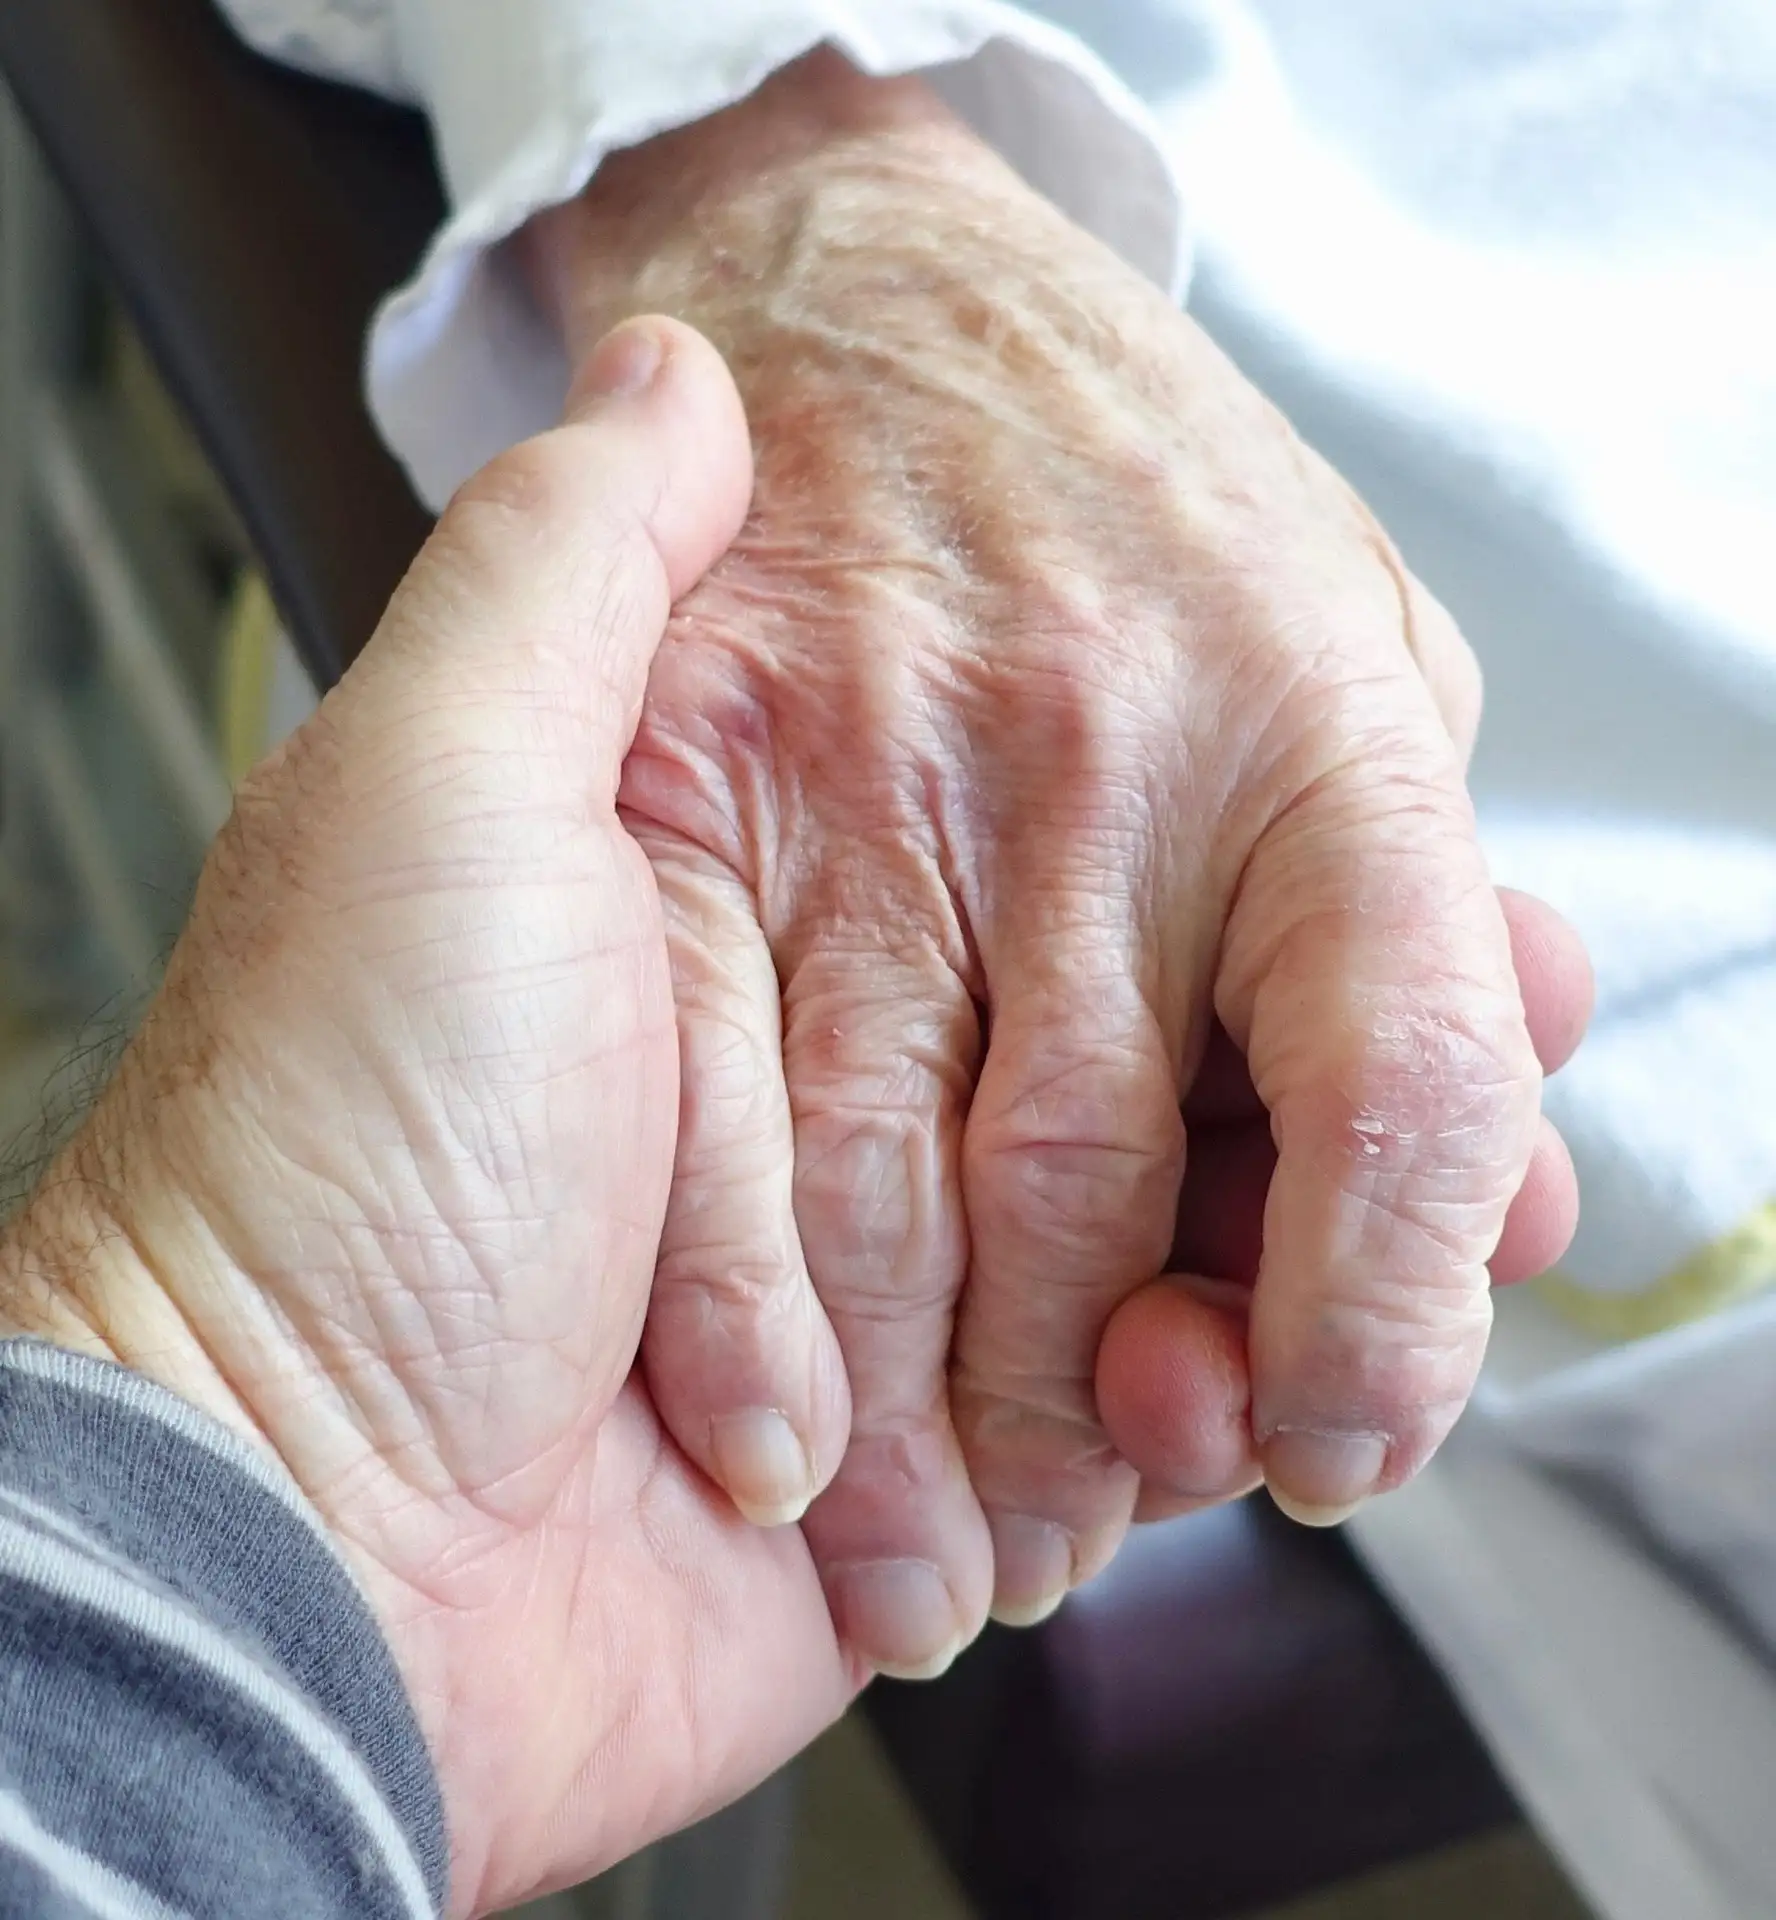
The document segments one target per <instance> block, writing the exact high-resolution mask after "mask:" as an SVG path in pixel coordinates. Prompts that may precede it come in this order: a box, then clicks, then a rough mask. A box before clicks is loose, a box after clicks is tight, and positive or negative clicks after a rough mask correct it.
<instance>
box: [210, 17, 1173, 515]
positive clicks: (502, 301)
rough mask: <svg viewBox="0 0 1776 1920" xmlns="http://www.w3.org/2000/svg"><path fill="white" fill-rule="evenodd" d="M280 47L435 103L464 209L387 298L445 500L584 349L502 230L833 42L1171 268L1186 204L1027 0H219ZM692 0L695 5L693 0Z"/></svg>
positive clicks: (394, 428) (388, 326) (1100, 231)
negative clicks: (569, 349) (629, 152)
mask: <svg viewBox="0 0 1776 1920" xmlns="http://www.w3.org/2000/svg"><path fill="white" fill-rule="evenodd" d="M220 4H221V5H222V7H223V10H224V11H225V12H226V13H227V14H228V15H229V16H230V17H231V19H232V20H233V21H234V23H235V25H236V26H237V27H238V28H239V30H240V31H241V32H242V33H243V34H244V35H245V36H246V38H247V39H248V40H250V41H251V42H252V43H253V44H254V45H255V46H257V47H259V48H260V49H261V50H262V51H264V52H266V53H269V54H271V55H273V56H274V57H276V58H279V59H282V60H286V61H289V62H290V63H292V64H294V65H298V66H302V67H306V68H308V69H309V70H311V71H314V72H319V73H324V74H328V75H331V76H333V77H335V78H339V79H346V80H351V81H355V82H357V83H358V84H360V85H363V86H368V87H373V88H375V89H376V90H378V91H379V92H382V93H386V94H388V95H390V96H392V97H394V98H396V99H401V100H406V101H410V102H413V103H415V104H418V105H421V106H423V107H424V108H425V109H426V111H427V112H428V113H429V115H430V116H431V120H432V125H433V129H434V133H435V136H436V140H437V146H438V157H439V163H440V165H441V167H442V169H443V173H444V179H445V184H446V187H447V190H448V193H449V198H450V205H451V209H452V211H451V214H450V217H449V219H448V220H447V222H446V224H445V226H444V228H443V230H442V231H441V232H440V233H439V235H438V236H437V238H436V240H435V241H434V243H433V245H432V247H431V249H430V251H429V252H428V254H427V256H426V258H425V260H424V262H423V263H422V265H421V267H420V269H419V271H418V273H417V274H416V275H415V277H414V279H413V280H412V281H411V282H410V283H409V284H408V285H407V286H405V287H403V288H402V289H401V290H400V291H399V292H398V293H396V294H395V295H394V296H393V297H392V298H391V299H390V300H388V301H387V302H386V303H385V305H384V306H383V308H382V310H381V312H380V313H379V314H378V315H377V317H376V321H375V324H374V326H373V328H372V330H371V335H370V341H369V346H368V349H367V354H366V384H367V387H368V392H369V400H370V409H371V412H372V413H373V415H374V416H375V419H376V423H377V425H378V427H379V428H380V429H381V431H382V434H383V437H384V438H385V439H386V440H387V441H388V443H389V445H390V446H391V447H392V448H393V449H394V451H395V452H396V454H397V455H399V457H400V458H401V459H402V460H403V461H404V462H405V464H406V466H407V469H408V472H409V473H410V474H411V476H412V478H413V482H414V485H415V487H416V488H417V489H418V491H419V493H420V495H421V496H422V497H423V498H424V499H425V500H426V501H427V502H428V503H429V504H431V505H432V506H441V505H442V504H443V502H444V501H445V500H446V499H447V498H448V497H449V495H450V493H451V492H452V490H453V489H454V488H455V487H456V486H457V485H458V484H459V483H460V482H461V481H462V480H463V479H464V478H466V477H467V475H469V474H470V473H472V472H474V471H475V469H476V468H477V467H479V466H481V465H482V464H483V463H484V462H485V461H487V460H489V459H491V458H492V457H493V456H494V455H495V454H496V453H499V452H500V451H502V450H503V449H504V448H506V447H508V446H510V445H512V444H513V442H515V441H517V440H521V439H523V438H525V437H526V436H527V435H529V434H532V433H536V432H539V431H541V430H542V429H543V428H545V427H547V426H549V425H550V424H552V423H553V422H554V421H555V420H556V419H557V418H558V417H559V414H560V411H561V406H562V402H563V399H564V397H565V394H566V390H567V378H568V370H567V366H566V361H565V356H564V353H563V349H562V346H561V342H560V340H559V338H558V337H557V336H556V333H555V331H554V329H553V328H552V327H551V326H550V325H549V324H548V323H547V322H546V321H545V320H544V318H543V316H542V315H541V313H539V311H538V310H537V308H536V306H535V303H534V302H533V301H532V300H531V298H530V296H529V293H528V290H527V288H526V287H525V285H524V283H523V281H522V278H521V276H520V275H519V274H518V272H517V271H516V268H515V266H514V264H513V262H512V261H511V259H510V257H509V253H508V252H507V251H504V250H502V248H501V244H500V243H501V242H502V241H504V240H506V239H507V238H508V237H509V236H510V235H511V234H513V233H515V232H516V231H517V230H518V229H519V228H520V227H522V226H523V225H524V224H525V222H526V221H527V220H529V219H530V218H531V217H532V215H534V214H535V213H537V212H539V211H540V210H541V209H543V208H545V207H549V206H554V205H558V204H559V203H561V202H562V201H565V200H569V199H571V198H573V196H574V195H575V194H577V193H578V192H579V191H580V190H581V188H582V187H584V185H585V184H586V182H587V181H588V180H589V179H590V178H591V176H592V174H593V172H594V171H595V170H596V168H597V167H598V165H599V163H600V162H601V161H602V160H603V159H604V157H605V155H607V154H609V153H611V152H614V151H616V150H617V149H619V148H622V147H628V146H633V145H635V144H636V143H637V142H639V141H642V140H646V139H649V138H651V137H652V136H653V135H654V134H657V133H662V132H665V131H666V130H667V129H669V128H672V127H676V126H683V125H685V124H687V123H688V122H690V121H693V120H698V119H701V118H703V117H704V116H705V115H707V114H710V113H714V112H716V111H718V110H719V109H721V108H722V107H725V106H730V105H732V104H733V103H734V102H735V101H736V100H739V99H741V98H743V97H744V96H745V95H746V94H748V93H750V92H751V91H752V90H753V89H754V88H755V87H757V86H758V85H759V84H760V83H761V82H762V81H763V80H764V79H766V78H767V77H768V76H769V75H770V74H771V73H773V72H774V71H776V70H777V69H778V68H779V67H782V66H785V65H787V64H788V63H789V62H790V61H792V60H795V59H797V58H799V57H800V56H801V55H802V54H804V53H806V52H807V51H809V49H810V48H812V47H815V46H818V45H820V44H821V43H822V42H829V43H831V44H833V45H835V46H837V47H839V48H841V49H842V50H843V51H844V53H845V54H846V55H847V56H848V57H849V58H850V59H851V61H852V62H853V63H854V64H855V65H857V66H858V67H860V68H862V69H863V70H865V71H866V72H870V73H877V74H896V73H910V72H915V71H918V72H926V74H927V77H928V78H929V79H931V80H932V81H933V83H934V84H935V85H937V87H938V88H939V89H940V91H941V92H942V93H943V94H944V96H945V97H946V99H947V100H948V101H949V102H950V104H951V105H952V106H953V107H954V108H955V109H956V110H957V111H958V112H959V113H961V114H962V115H963V116H964V117H965V118H966V119H967V120H968V121H969V122H970V123H971V124H972V125H973V126H974V127H975V129H976V130H977V131H978V132H979V133H980V134H981V135H982V136H983V137H984V138H985V139H987V140H989V141H990V142H992V144H993V145H994V146H996V147H997V148H998V149H999V151H1000V152H1001V153H1002V154H1003V155H1004V157H1005V158H1006V159H1007V160H1008V161H1009V162H1010V163H1011V164H1012V165H1013V166H1014V167H1016V168H1017V169H1018V171H1019V172H1020V173H1021V174H1023V176H1024V177H1025V179H1027V180H1028V181H1029V182H1030V184H1031V185H1032V186H1034V187H1035V188H1037V189H1038V190H1039V191H1041V192H1042V193H1044V194H1046V195H1047V196H1048V197H1049V198H1050V199H1051V200H1053V201H1054V202H1055V203H1056V205H1058V206H1059V207H1060V208H1061V209H1062V210H1063V211H1064V212H1065V213H1067V214H1069V215H1070V216H1071V217H1072V218H1074V219H1075V220H1077V221H1079V222H1080V223H1081V224H1082V225H1084V226H1086V227H1087V228H1089V229H1090V230H1091V231H1092V232H1094V233H1096V234H1097V235H1098V236H1099V238H1101V239H1103V240H1105V241H1106V242H1108V243H1109V244H1110V245H1111V246H1112V247H1114V248H1116V250H1117V251H1118V252H1120V253H1121V254H1122V255H1123V256H1124V257H1125V258H1126V259H1128V260H1129V261H1130V262H1131V263H1132V264H1133V265H1135V266H1136V267H1138V268H1139V269H1140V270H1141V271H1142V272H1144V273H1146V274H1148V275H1149V276H1151V277H1152V278H1153V279H1154V280H1156V281H1158V282H1159V283H1160V284H1161V285H1163V286H1166V287H1168V288H1170V289H1173V290H1175V289H1177V288H1178V287H1179V286H1180V285H1181V284H1182V280H1183V275H1184V265H1185V262H1184V254H1185V247H1184V240H1183V219H1182V211H1181V202H1180V198H1179V195H1178V192H1177V190H1176V186H1175V182H1174V179H1173V176H1172V172H1171V168H1170V165H1169V163H1168V161H1167V160H1166V158H1165V154H1164V151H1163V149H1162V147H1161V145H1160V143H1159V141H1158V139H1157V137H1156V136H1155V133H1154V131H1153V129H1152V127H1151V124H1150V122H1149V121H1148V119H1147V116H1146V112H1145V109H1144V108H1143V107H1142V106H1141V105H1140V104H1139V102H1138V101H1137V100H1136V99H1135V97H1134V96H1133V94H1132V93H1130V92H1129V90H1128V89H1127V88H1126V87H1125V86H1124V85H1123V84H1122V83H1121V82H1120V81H1119V80H1117V79H1116V78H1115V76H1114V75H1113V74H1112V73H1111V72H1110V70H1109V69H1108V68H1107V67H1106V66H1105V65H1104V64H1103V62H1102V61H1101V60H1099V59H1098V58H1097V57H1096V56H1095V55H1094V54H1092V53H1091V52H1089V51H1088V50H1087V49H1086V48H1085V47H1084V46H1083V45H1082V44H1081V43H1080V42H1079V41H1078V40H1077V39H1075V38H1074V37H1073V36H1072V35H1071V34H1069V33H1067V32H1065V31H1064V30H1063V29H1062V28H1061V27H1059V26H1057V25H1056V24H1054V23H1053V22H1052V21H1051V20H1047V19H1044V18H1042V17H1041V15H1040V13H1039V12H1036V11H1032V10H1030V9H1028V8H1025V7H1020V6H1014V5H1011V4H1009V3H1008V0H699V4H698V5H697V7H696V9H695V12H694V15H693V18H694V20H695V24H694V25H692V24H690V23H689V22H688V21H687V20H686V18H685V15H686V14H687V13H690V12H691V9H690V8H689V7H688V6H687V5H680V6H677V7H675V6H674V5H673V4H672V3H671V0H652V4H642V5H634V4H623V3H622V0H220ZM675 15H676V16H677V17H676V18H675V17H674V16H675Z"/></svg>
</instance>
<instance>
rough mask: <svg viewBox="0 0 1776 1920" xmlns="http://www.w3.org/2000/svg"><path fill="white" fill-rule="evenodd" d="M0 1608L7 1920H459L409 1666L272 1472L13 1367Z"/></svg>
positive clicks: (56, 1360)
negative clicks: (147, 1915)
mask: <svg viewBox="0 0 1776 1920" xmlns="http://www.w3.org/2000/svg"><path fill="white" fill-rule="evenodd" d="M0 1594H3V1596H4V1600H3V1604H0V1686H3V1687H4V1689H5V1692H6V1696H7V1700H8V1703H9V1704H8V1708H7V1712H6V1715H5V1716H4V1719H3V1721H0V1773H3V1774H4V1776H5V1779H6V1781H7V1786H6V1788H5V1790H4V1791H0V1912H4V1913H5V1914H8V1915H20V1916H23V1915H27V1914H29V1915H38V1914H44V1913H49V1912H56V1913H67V1914H69V1915H75V1914H85V1913H92V1914H94V1915H98V1914H110V1913H115V1912H119V1911H123V1910H125V1909H126V1908H127V1910H128V1911H131V1912H148V1911H155V1912H159V1911H162V1910H169V1911H173V1912H178V1913H182V1914H189V1915H191V1916H194V1920H201V1917H203V1916H212V1915H213V1916H215V1917H216V1920H233V1916H236V1915H240V1914H246V1913H272V1912H276V1913H279V1914H284V1915H291V1916H302V1917H303V1920H335V1916H337V1917H338V1920H346V1916H348V1915H349V1916H353V1920H358V1917H360V1916H362V1917H366V1920H368V1917H372V1916H382V1915H388V1916H401V1917H402V1920H412V1917H413V1916H420V1915H428V1914H432V1913H435V1912H440V1911H442V1910H443V1903H444V1880H445V1857H446V1856H445V1839H444V1825H443V1815H442V1810H441V1806H440V1802H439V1798H438V1791H437V1786H436V1783H435V1780H434V1777H433V1773H432V1768H431V1763H430V1761H429V1760H428V1758H427V1755H426V1750H425V1746H424V1743H423V1741H422V1739H421V1737H420V1734H419V1730H418V1727H417V1725H416V1723H415V1721H414V1718H413V1714H412V1711H411V1709H410V1707H409V1705H408V1702H407V1699H406V1696H405V1694H404V1692H403V1691H402V1686H401V1681H400V1678H399V1676H398V1674H397V1672H396V1669H395V1666H394V1662H393V1660H392V1659H391V1657H390V1655H389V1652H388V1650H387V1648H386V1646H385V1645H384V1643H383V1640H382V1636H381V1634H380V1632H379V1630H378V1627H377V1624H376V1622H375V1620H374V1619H373V1617H372V1615H371V1613H370V1610H369V1608H368V1607H367V1606H366V1604H365V1602H364V1600H363V1599H362V1597H361V1596H360V1595H359V1593H358V1591H357V1588H356V1586H355V1584H354V1583H353V1581H352V1579H351V1576H350V1575H349V1574H348V1573H347V1571H346V1570H345V1568H344V1566H343V1564H342V1563H341V1562H340V1560H339V1559H338V1557H337V1556H336V1554H335V1553H334V1551H333V1549H332V1547H331V1545H330V1544H329V1542H328V1540H327V1538H326V1536H325V1534H324V1532H323V1531H322V1528H321V1525H320V1522H319V1520H318V1519H317V1517H316V1516H315V1514H314V1513H313V1512H312V1510H311V1509H310V1508H309V1507H308V1505H307V1503H306V1502H305V1501H304V1500H303V1499H302V1497H301V1495H300V1494H299V1493H298V1492H297V1490H296V1489H295V1487H294V1486H293V1485H292V1484H291V1483H290V1482H289V1481H288V1480H287V1479H286V1478H285V1477H284V1476H282V1475H281V1474H280V1473H279V1472H278V1470H277V1469H276V1468H275V1466H274V1465H273V1464H272V1463H271V1462H270V1461H269V1459H267V1458H266V1457H264V1456H263V1455H261V1454H259V1453H258V1452H256V1451H255V1450H254V1449H252V1448H251V1447H249V1446H248V1445H246V1444H245V1443H243V1442H242V1441H241V1440H240V1439H238V1438H237V1437H236V1436H235V1435H233V1434H231V1433H229V1432H228V1431H226V1430H225V1429H223V1428H222V1427H220V1426H218V1425H217V1424H216V1423H214V1422H212V1421H210V1420H209V1419H207V1418H206V1417H204V1416H203V1415H201V1414H199V1413H197V1412H196V1411H195V1409H193V1408H192V1407H190V1406H189V1405H188V1404H186V1403H185V1402H183V1401H181V1400H180V1399H178V1398H177V1397H175V1396H174V1395H173V1394H171V1393H169V1392H167V1391H166V1390H164V1389H163V1388H160V1387H157V1386H155V1385H153V1384H151V1383H150V1382H149V1381H147V1380H146V1379H144V1378H143V1377H141V1376H140V1375H137V1374H131V1373H128V1372H125V1371H123V1370H122V1369H120V1368H117V1367H114V1366H111V1365H108V1364H106V1363H104V1362H101V1361H97V1360H93V1359H89V1358H86V1357H83V1356H77V1355H74V1354H70V1353H68V1352H65V1351H62V1350H59V1349H57V1348H54V1347H51V1346H47V1345H43V1344H40V1343H37V1342H34V1341H22V1340H9V1341H6V1342H4V1343H0ZM155 1903H158V1904H155Z"/></svg>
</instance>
